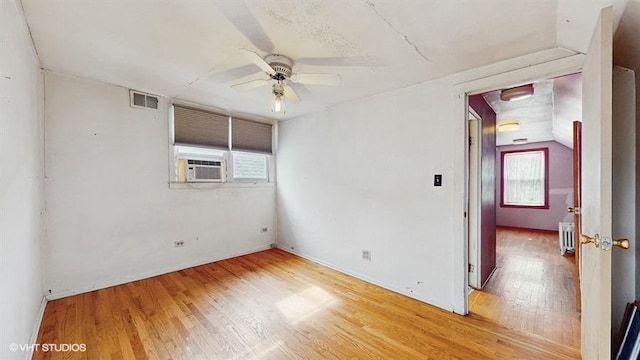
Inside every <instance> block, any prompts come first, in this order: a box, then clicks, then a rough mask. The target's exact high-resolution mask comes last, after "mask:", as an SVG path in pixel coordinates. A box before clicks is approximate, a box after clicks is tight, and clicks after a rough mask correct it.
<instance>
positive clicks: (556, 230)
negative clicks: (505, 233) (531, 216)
mask: <svg viewBox="0 0 640 360" xmlns="http://www.w3.org/2000/svg"><path fill="white" fill-rule="evenodd" d="M496 229H504V230H520V231H531V232H537V233H543V234H554V235H558V229H554V230H549V229H532V228H523V227H518V226H503V225H496Z"/></svg>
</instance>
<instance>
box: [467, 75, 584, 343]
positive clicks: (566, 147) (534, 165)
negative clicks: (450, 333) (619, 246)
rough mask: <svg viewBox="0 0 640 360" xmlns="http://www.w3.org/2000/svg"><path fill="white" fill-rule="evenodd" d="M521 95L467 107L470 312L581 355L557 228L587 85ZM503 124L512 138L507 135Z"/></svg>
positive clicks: (472, 101)
mask: <svg viewBox="0 0 640 360" xmlns="http://www.w3.org/2000/svg"><path fill="white" fill-rule="evenodd" d="M525 86H527V87H529V88H530V89H531V91H532V93H533V94H531V95H532V96H530V97H529V98H528V99H522V100H519V101H508V100H505V99H504V98H502V99H501V93H502V91H501V90H493V91H488V92H484V93H480V94H475V95H471V96H470V97H469V101H468V104H469V112H470V115H469V134H470V141H469V153H468V159H469V168H468V174H469V218H468V219H469V220H468V226H469V230H468V239H469V243H468V250H469V255H468V256H469V264H470V266H469V285H470V289H471V291H470V294H469V299H468V301H469V312H471V313H474V314H476V315H480V316H482V317H485V318H488V319H490V320H492V321H493V322H495V323H498V324H500V325H502V326H505V327H508V328H512V329H515V330H517V331H521V332H524V333H528V334H534V335H537V336H540V337H543V338H546V339H548V340H549V341H552V342H556V343H561V344H563V345H567V346H570V347H574V348H579V346H580V314H579V313H578V312H577V311H576V294H575V287H574V284H575V279H574V271H573V270H574V262H575V261H574V260H575V258H574V257H573V249H574V248H575V244H574V243H573V242H572V243H570V244H569V243H562V242H560V241H559V239H560V237H559V227H560V226H561V224H570V223H571V221H573V220H572V214H568V213H567V208H568V207H572V206H573V173H572V162H573V160H572V149H571V148H572V141H571V140H572V123H573V121H574V120H576V119H579V118H580V117H581V97H582V94H581V91H580V90H581V75H580V74H579V73H577V74H570V75H565V76H561V77H556V78H549V79H541V80H536V81H533V82H531V83H529V84H525ZM505 88H507V89H508V88H514V87H513V86H512V87H505ZM503 89H504V88H503ZM486 108H489V110H487V109H486ZM480 114H482V115H480ZM483 115H484V116H483ZM505 124H507V125H508V126H504V128H506V129H508V130H509V131H501V130H502V128H503V125H505ZM496 130H497V131H496ZM537 153H540V156H539V159H538V158H537V157H536V154H537ZM518 159H519V160H518ZM536 160H537V162H536ZM532 161H533V162H532ZM538 168H539V169H540V171H538ZM533 170H535V171H533ZM487 173H489V174H490V175H489V176H490V177H491V178H490V179H487V176H488V175H487ZM532 176H533V177H535V176H537V178H535V179H534V178H532ZM503 179H506V180H504V181H503ZM536 181H538V183H536ZM525 183H526V184H533V185H530V186H524V185H523V184H525ZM516 190H517V191H516ZM534 190H535V191H534ZM488 201H489V202H490V204H487V202H488Z"/></svg>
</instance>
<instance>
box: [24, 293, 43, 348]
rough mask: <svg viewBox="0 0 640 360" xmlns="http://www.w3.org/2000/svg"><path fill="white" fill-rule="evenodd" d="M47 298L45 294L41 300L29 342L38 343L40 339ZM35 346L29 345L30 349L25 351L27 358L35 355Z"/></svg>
mask: <svg viewBox="0 0 640 360" xmlns="http://www.w3.org/2000/svg"><path fill="white" fill-rule="evenodd" d="M47 302H48V301H47V298H46V297H45V296H43V297H42V301H40V309H39V310H38V315H37V316H36V322H35V324H33V330H32V332H31V338H30V339H29V340H30V341H29V343H28V344H36V343H37V341H38V333H39V332H40V326H41V325H42V319H43V318H44V309H45V308H46V307H47ZM33 350H34V349H33V347H31V346H30V347H29V348H28V351H26V352H25V359H31V358H32V357H33Z"/></svg>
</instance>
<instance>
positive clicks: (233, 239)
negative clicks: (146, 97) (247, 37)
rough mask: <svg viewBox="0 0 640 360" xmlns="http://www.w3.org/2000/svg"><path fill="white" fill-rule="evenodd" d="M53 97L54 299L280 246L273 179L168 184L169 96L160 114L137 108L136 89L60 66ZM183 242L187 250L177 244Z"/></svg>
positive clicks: (49, 176)
mask: <svg viewBox="0 0 640 360" xmlns="http://www.w3.org/2000/svg"><path fill="white" fill-rule="evenodd" d="M45 96H46V104H45V114H46V116H45V125H46V131H45V135H46V136H45V149H46V181H45V194H46V198H47V206H46V215H45V226H46V232H47V236H46V242H45V245H44V248H43V251H44V254H45V256H44V267H45V269H46V272H45V274H44V286H45V287H44V288H45V290H47V291H48V290H49V289H50V290H51V295H50V298H56V297H60V296H65V295H70V294H74V293H78V292H83V291H88V290H93V289H96V288H101V287H105V286H109V285H113V284H118V283H123V282H127V281H130V280H132V279H140V278H144V277H148V276H152V275H157V274H160V273H165V272H168V271H172V270H176V269H182V268H186V267H189V266H193V265H197V264H202V263H208V262H212V261H215V260H219V259H223V258H228V257H233V256H237V255H240V254H244V253H248V252H254V251H258V250H262V249H266V248H268V247H269V244H270V243H272V242H274V240H275V235H274V234H275V186H274V185H273V184H269V185H262V186H258V185H256V186H246V185H245V186H244V187H242V186H237V185H236V186H233V185H230V184H226V185H224V186H222V187H218V185H212V186H210V187H209V188H207V189H192V188H184V189H176V188H174V189H169V187H168V180H169V175H168V173H169V171H168V167H169V163H168V161H169V159H168V158H169V156H168V154H169V142H168V119H167V109H168V105H167V101H166V99H161V102H160V108H161V110H159V111H153V110H148V109H135V108H131V107H129V92H128V89H125V88H121V87H117V86H113V85H108V84H105V83H101V82H97V81H92V80H85V79H78V78H73V77H69V76H66V75H59V74H55V73H51V72H46V73H45ZM262 227H267V228H269V231H268V232H266V233H261V232H260V228H262ZM178 240H182V241H185V242H186V245H185V247H183V248H176V247H174V241H178Z"/></svg>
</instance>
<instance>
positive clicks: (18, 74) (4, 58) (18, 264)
mask: <svg viewBox="0 0 640 360" xmlns="http://www.w3.org/2000/svg"><path fill="white" fill-rule="evenodd" d="M0 24H2V25H1V27H0V34H2V35H1V36H2V42H1V45H0V49H2V51H0V84H1V96H2V98H1V101H0V146H1V150H0V168H1V170H0V239H1V242H2V249H1V251H0V293H1V294H2V296H0V324H1V325H0V358H2V359H25V358H27V357H28V356H29V354H28V353H27V352H24V351H16V352H11V351H9V344H12V343H15V344H30V343H31V342H32V341H33V335H34V332H35V331H37V324H38V323H39V320H40V316H41V313H40V310H41V304H42V300H43V292H42V266H41V258H40V245H41V239H42V231H41V228H42V226H41V211H42V204H43V195H42V171H43V170H42V169H43V166H42V165H43V157H42V133H43V131H42V101H43V100H42V75H41V72H40V69H39V61H38V58H37V56H36V54H35V51H34V49H33V46H32V43H31V38H30V37H29V33H28V30H27V26H26V23H25V20H24V16H23V14H22V10H21V8H20V6H19V4H16V2H15V1H7V0H4V1H0Z"/></svg>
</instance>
